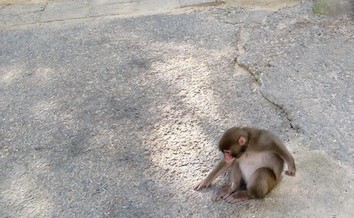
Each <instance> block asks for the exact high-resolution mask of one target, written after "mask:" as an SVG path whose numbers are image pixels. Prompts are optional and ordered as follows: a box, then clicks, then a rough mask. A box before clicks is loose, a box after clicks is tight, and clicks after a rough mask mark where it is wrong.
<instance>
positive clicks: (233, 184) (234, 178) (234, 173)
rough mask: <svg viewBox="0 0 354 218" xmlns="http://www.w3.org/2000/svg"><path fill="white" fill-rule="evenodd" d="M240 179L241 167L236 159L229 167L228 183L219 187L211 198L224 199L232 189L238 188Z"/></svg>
mask: <svg viewBox="0 0 354 218" xmlns="http://www.w3.org/2000/svg"><path fill="white" fill-rule="evenodd" d="M241 179H242V172H241V169H240V167H239V165H238V163H237V162H236V161H234V163H233V165H232V167H231V174H230V185H227V186H225V187H223V188H222V189H220V190H219V191H218V192H217V193H216V195H215V196H214V198H213V201H219V200H221V199H226V198H227V197H229V196H230V195H231V194H232V193H233V192H234V191H236V190H237V189H239V188H240V184H241Z"/></svg>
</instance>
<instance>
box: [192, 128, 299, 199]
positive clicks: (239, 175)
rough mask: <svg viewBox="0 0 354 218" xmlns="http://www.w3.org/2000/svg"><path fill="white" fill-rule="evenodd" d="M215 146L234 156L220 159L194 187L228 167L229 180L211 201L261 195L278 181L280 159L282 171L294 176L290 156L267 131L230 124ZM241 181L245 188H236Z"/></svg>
mask: <svg viewBox="0 0 354 218" xmlns="http://www.w3.org/2000/svg"><path fill="white" fill-rule="evenodd" d="M219 149H220V151H222V152H223V153H225V154H226V153H231V154H232V156H233V157H234V159H233V160H232V161H226V158H225V159H224V160H222V161H221V162H220V163H219V164H218V165H217V166H216V167H215V168H214V169H213V170H212V171H211V172H210V174H209V175H208V176H207V177H206V178H205V179H204V180H203V181H202V182H200V183H199V184H198V185H197V186H196V187H195V188H194V189H195V190H200V189H203V188H206V187H208V186H209V185H210V184H211V182H212V181H213V180H214V179H215V178H216V177H217V176H219V175H220V174H221V173H223V172H224V171H226V170H227V169H228V168H230V167H231V175H230V182H231V183H230V184H229V185H228V186H226V187H224V188H222V189H221V190H220V191H218V193H217V194H216V196H215V197H214V200H215V201H218V200H220V199H225V200H226V201H227V202H230V203H233V202H237V201H242V200H247V199H253V198H264V197H265V196H266V194H268V193H269V192H270V191H271V190H272V189H273V188H274V187H275V186H276V185H277V184H278V182H279V180H280V177H281V173H282V171H283V165H284V161H285V162H286V163H287V165H288V171H286V172H285V174H287V175H289V176H295V172H296V168H295V162H294V158H293V156H292V155H291V154H290V152H289V151H288V150H287V149H286V147H285V146H284V144H283V143H282V142H281V140H280V139H279V138H278V137H276V136H275V135H274V134H272V133H270V132H269V131H266V130H262V129H255V128H239V127H233V128H231V129H229V130H227V131H226V132H225V133H224V135H223V136H222V137H221V139H220V142H219ZM242 181H243V182H244V183H245V184H246V190H240V187H241V184H242Z"/></svg>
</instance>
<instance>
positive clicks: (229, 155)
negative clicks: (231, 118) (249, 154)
mask: <svg viewBox="0 0 354 218" xmlns="http://www.w3.org/2000/svg"><path fill="white" fill-rule="evenodd" d="M247 145H248V132H247V131H246V130H244V129H242V128H238V127H234V128H231V129H229V130H227V131H226V132H225V133H224V135H223V136H222V137H221V139H220V142H219V149H220V151H221V152H223V153H224V157H225V160H226V161H228V160H232V159H233V158H239V157H241V155H242V154H243V153H244V152H245V151H246V149H247Z"/></svg>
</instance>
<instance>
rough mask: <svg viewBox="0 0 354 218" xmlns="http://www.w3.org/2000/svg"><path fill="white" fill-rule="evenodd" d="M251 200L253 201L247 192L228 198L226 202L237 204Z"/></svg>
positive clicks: (237, 193) (240, 192) (234, 194)
mask: <svg viewBox="0 0 354 218" xmlns="http://www.w3.org/2000/svg"><path fill="white" fill-rule="evenodd" d="M249 199H251V197H250V196H249V195H248V193H247V191H239V192H235V193H233V194H231V195H230V196H228V197H227V198H226V199H225V201H226V202H228V203H237V202H241V201H247V200H249Z"/></svg>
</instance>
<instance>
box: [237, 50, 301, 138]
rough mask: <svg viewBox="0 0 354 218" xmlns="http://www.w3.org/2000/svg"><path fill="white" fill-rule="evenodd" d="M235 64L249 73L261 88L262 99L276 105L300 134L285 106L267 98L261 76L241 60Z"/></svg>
mask: <svg viewBox="0 0 354 218" xmlns="http://www.w3.org/2000/svg"><path fill="white" fill-rule="evenodd" d="M234 62H235V64H237V66H238V67H240V68H241V69H242V70H244V71H245V72H247V73H248V74H249V75H250V76H251V77H252V79H253V81H254V82H255V83H256V84H257V85H258V86H259V87H260V89H259V93H260V94H261V95H262V97H263V98H264V99H265V100H266V101H268V102H269V103H270V104H272V105H274V106H275V107H276V108H278V109H279V110H280V111H281V112H282V113H283V114H284V115H285V118H286V119H287V121H288V122H289V125H290V128H291V129H293V130H295V131H296V132H300V127H299V126H298V125H296V124H294V123H293V119H292V118H291V117H290V114H289V112H288V111H287V110H286V109H285V108H284V105H281V104H279V103H276V102H275V101H274V100H272V99H271V98H270V97H269V96H267V95H266V94H265V93H264V92H263V91H262V89H261V88H262V81H261V78H260V75H258V74H256V73H254V72H253V71H252V70H250V68H249V67H248V66H247V65H245V64H242V63H240V61H239V58H237V57H236V58H235V60H234Z"/></svg>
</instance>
